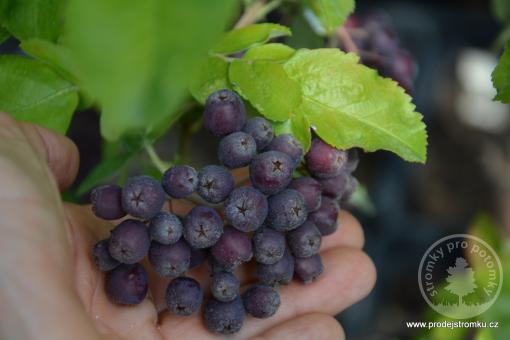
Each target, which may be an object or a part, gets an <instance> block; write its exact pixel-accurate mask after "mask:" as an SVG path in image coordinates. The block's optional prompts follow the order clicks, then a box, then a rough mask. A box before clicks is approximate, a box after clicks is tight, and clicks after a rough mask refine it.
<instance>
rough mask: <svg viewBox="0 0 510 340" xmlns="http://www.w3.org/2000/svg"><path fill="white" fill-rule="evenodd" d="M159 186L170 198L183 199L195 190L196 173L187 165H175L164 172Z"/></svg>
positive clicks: (196, 183)
mask: <svg viewBox="0 0 510 340" xmlns="http://www.w3.org/2000/svg"><path fill="white" fill-rule="evenodd" d="M161 184H162V185H163V189H165V191H166V193H167V194H168V195H169V196H170V197H173V198H184V197H186V196H189V195H191V194H192V193H193V192H194V191H195V190H196V189H197V185H198V177H197V172H196V171H195V169H193V168H192V167H190V166H187V165H175V166H173V167H171V168H170V169H168V170H167V171H165V173H164V174H163V178H162V179H161Z"/></svg>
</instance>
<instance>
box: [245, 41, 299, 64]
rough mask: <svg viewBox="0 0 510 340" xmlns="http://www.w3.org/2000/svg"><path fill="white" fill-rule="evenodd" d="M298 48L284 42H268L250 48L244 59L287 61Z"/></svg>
mask: <svg viewBox="0 0 510 340" xmlns="http://www.w3.org/2000/svg"><path fill="white" fill-rule="evenodd" d="M294 53H296V50H295V49H293V48H292V47H289V46H287V45H284V44H266V45H260V46H255V47H252V48H250V49H249V50H248V51H247V52H246V54H245V55H244V56H243V59H244V60H267V61H285V60H287V59H289V58H290V57H292V56H293V55H294Z"/></svg>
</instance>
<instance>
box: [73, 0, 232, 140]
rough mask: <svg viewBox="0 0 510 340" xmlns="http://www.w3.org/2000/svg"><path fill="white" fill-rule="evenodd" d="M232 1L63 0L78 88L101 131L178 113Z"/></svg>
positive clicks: (142, 129) (153, 123)
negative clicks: (93, 103)
mask: <svg viewBox="0 0 510 340" xmlns="http://www.w3.org/2000/svg"><path fill="white" fill-rule="evenodd" d="M235 5H236V1H234V0H220V1H214V2H213V1H208V0H187V1H166V0H145V1H135V0H128V1H127V0H109V1H104V0H70V1H69V11H68V17H67V18H66V23H67V25H68V27H67V28H68V34H69V35H68V41H69V45H70V47H71V49H72V51H73V54H74V56H75V58H76V60H77V61H78V66H79V67H80V76H81V77H80V78H82V81H83V86H84V89H85V90H86V91H87V92H88V93H90V94H91V95H92V97H94V98H97V100H98V103H99V105H100V106H101V109H102V114H101V132H102V134H103V136H104V137H105V138H107V139H109V140H115V139H117V138H119V137H120V136H121V135H123V134H124V133H129V132H139V133H144V134H150V133H151V132H152V131H154V130H155V129H157V128H158V127H159V126H162V125H163V124H165V122H167V121H169V120H171V119H172V116H173V115H176V114H179V112H178V111H177V108H178V107H179V106H180V105H181V103H182V102H183V101H184V100H185V99H186V95H187V89H188V85H189V83H190V80H191V79H192V78H193V76H194V72H196V71H195V70H196V69H197V68H198V67H197V66H198V64H199V63H200V60H201V58H202V57H203V56H204V55H206V53H207V51H208V50H209V48H210V47H211V45H212V43H213V42H214V41H216V40H217V38H218V36H219V35H220V33H221V32H222V31H223V30H224V28H225V26H226V24H227V23H228V21H229V19H230V18H231V14H232V11H233V10H234V9H235ZM205 23H207V24H205Z"/></svg>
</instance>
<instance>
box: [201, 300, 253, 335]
mask: <svg viewBox="0 0 510 340" xmlns="http://www.w3.org/2000/svg"><path fill="white" fill-rule="evenodd" d="M244 319H245V311H244V306H243V301H242V300H241V298H240V297H237V298H236V299H234V300H232V301H229V302H221V301H219V300H216V299H215V298H211V299H209V301H207V304H206V305H205V312H204V322H205V325H206V327H207V328H208V329H209V330H210V331H212V332H216V333H220V334H225V335H228V334H234V333H237V332H239V331H240V330H241V327H243V323H244Z"/></svg>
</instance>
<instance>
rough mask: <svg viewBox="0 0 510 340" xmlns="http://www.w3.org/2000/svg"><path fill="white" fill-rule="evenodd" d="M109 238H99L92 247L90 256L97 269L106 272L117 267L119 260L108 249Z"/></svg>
mask: <svg viewBox="0 0 510 340" xmlns="http://www.w3.org/2000/svg"><path fill="white" fill-rule="evenodd" d="M109 242H110V240H109V239H105V240H101V241H99V242H97V243H96V244H95V245H94V248H92V258H93V259H94V263H95V264H96V266H97V267H98V268H99V270H101V271H103V272H107V271H109V270H112V269H113V268H115V267H117V266H118V265H119V264H120V262H119V261H117V260H115V259H114V258H113V257H112V256H111V255H110V251H109V250H108V247H109Z"/></svg>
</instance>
